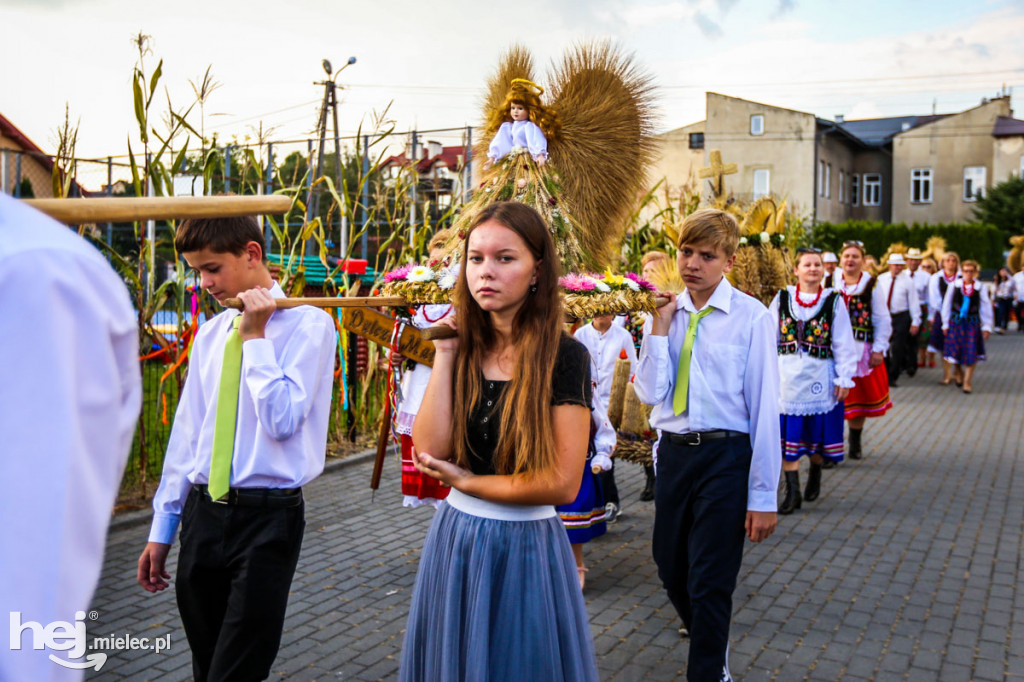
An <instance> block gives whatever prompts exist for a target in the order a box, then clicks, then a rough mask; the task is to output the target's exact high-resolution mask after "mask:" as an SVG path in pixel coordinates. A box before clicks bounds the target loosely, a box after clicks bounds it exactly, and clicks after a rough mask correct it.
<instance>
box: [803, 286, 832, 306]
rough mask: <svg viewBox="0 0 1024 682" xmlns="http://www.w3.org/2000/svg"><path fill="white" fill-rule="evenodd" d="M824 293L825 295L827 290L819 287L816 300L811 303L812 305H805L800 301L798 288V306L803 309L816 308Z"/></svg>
mask: <svg viewBox="0 0 1024 682" xmlns="http://www.w3.org/2000/svg"><path fill="white" fill-rule="evenodd" d="M823 293H825V289H824V288H823V287H818V295H817V296H815V297H814V300H813V301H811V302H810V303H804V302H803V301H802V300H800V288H799V287H797V290H796V302H797V305H799V306H800V307H802V308H813V307H814V306H816V305H818V301H820V300H821V295H822V294H823Z"/></svg>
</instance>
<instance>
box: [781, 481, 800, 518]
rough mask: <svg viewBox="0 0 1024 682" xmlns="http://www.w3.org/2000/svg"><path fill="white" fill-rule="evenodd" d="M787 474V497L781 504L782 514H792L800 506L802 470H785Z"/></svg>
mask: <svg viewBox="0 0 1024 682" xmlns="http://www.w3.org/2000/svg"><path fill="white" fill-rule="evenodd" d="M783 473H784V474H786V497H785V498H783V500H782V504H780V505H779V513H780V514H792V513H793V512H795V511H796V510H797V509H799V508H800V502H801V499H800V472H799V471H784V472H783Z"/></svg>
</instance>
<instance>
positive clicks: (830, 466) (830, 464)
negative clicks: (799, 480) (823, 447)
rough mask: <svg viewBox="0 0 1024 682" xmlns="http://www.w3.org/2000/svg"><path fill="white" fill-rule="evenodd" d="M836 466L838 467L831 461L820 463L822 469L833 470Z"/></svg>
mask: <svg viewBox="0 0 1024 682" xmlns="http://www.w3.org/2000/svg"><path fill="white" fill-rule="evenodd" d="M837 466H838V465H837V464H836V463H835V462H834V461H832V460H831V459H826V460H825V461H824V462H822V463H821V468H822V469H835V468H836V467H837Z"/></svg>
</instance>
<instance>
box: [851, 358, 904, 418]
mask: <svg viewBox="0 0 1024 682" xmlns="http://www.w3.org/2000/svg"><path fill="white" fill-rule="evenodd" d="M853 384H854V386H853V388H851V389H850V394H849V395H847V396H846V403H845V405H846V409H845V413H844V415H843V416H844V417H845V418H846V419H856V418H857V417H881V416H882V415H883V414H885V413H886V412H888V411H889V408H891V407H892V400H890V399H889V373H888V372H886V371H885V363H884V362H883V363H882V364H880V365H878V366H877V367H875V368H874V369H873V370H871V374H869V375H867V376H866V377H854V379H853Z"/></svg>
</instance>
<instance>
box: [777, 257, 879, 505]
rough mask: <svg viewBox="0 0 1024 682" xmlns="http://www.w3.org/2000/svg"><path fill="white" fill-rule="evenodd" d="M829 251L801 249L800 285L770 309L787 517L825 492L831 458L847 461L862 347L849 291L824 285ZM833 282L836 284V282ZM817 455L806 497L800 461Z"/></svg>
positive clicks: (781, 295) (783, 293)
mask: <svg viewBox="0 0 1024 682" xmlns="http://www.w3.org/2000/svg"><path fill="white" fill-rule="evenodd" d="M823 269H824V265H823V263H822V258H821V251H819V250H817V249H807V248H801V249H797V252H796V263H795V265H794V267H793V272H794V274H796V277H797V284H796V285H795V286H788V287H786V288H785V289H783V290H781V291H780V292H779V293H778V294H776V295H775V299H774V300H773V301H772V303H771V305H770V306H769V308H768V309H769V311H771V313H772V318H773V319H774V320H775V321H776V324H777V325H778V334H779V336H778V344H777V350H778V355H779V380H780V381H779V389H780V396H779V398H780V404H779V407H780V410H781V414H780V419H781V430H782V447H783V452H782V471H783V473H784V474H785V477H786V494H785V498H784V499H783V500H782V504H780V505H779V513H780V514H792V513H793V512H794V511H796V510H797V509H799V508H800V506H801V501H802V500H807V501H808V502H813V501H814V500H816V499H818V495H819V494H820V491H821V470H822V467H823V465H824V463H825V460H828V461H830V462H836V463H838V462H841V461H842V459H843V400H845V398H846V395H847V394H848V393H849V392H850V389H851V388H853V386H854V382H853V374H854V372H855V371H856V370H857V361H858V360H859V359H860V358H859V356H858V355H857V346H856V345H855V344H854V341H853V330H852V328H851V326H850V314H849V311H848V309H847V307H846V304H845V302H844V301H843V298H842V296H840V295H839V293H838V292H837V291H835V290H834V289H831V288H827V287H823V286H822V284H821V282H822V272H823ZM828 284H831V282H828ZM804 455H807V456H808V457H809V458H810V460H811V466H810V471H809V472H808V475H807V489H806V490H805V491H804V493H803V495H801V494H800V458H801V457H803V456H804Z"/></svg>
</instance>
